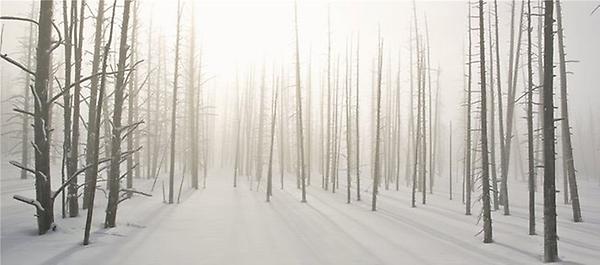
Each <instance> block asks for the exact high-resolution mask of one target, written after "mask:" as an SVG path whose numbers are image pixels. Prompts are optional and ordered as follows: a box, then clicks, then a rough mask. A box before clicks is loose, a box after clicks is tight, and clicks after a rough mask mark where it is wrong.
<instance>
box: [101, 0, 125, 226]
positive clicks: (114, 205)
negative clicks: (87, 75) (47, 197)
mask: <svg viewBox="0 0 600 265" xmlns="http://www.w3.org/2000/svg"><path fill="white" fill-rule="evenodd" d="M130 7H131V0H125V7H124V9H123V24H122V26H121V37H120V44H119V62H118V65H117V69H118V70H117V71H118V73H117V79H116V82H115V93H114V98H115V101H114V106H113V120H112V134H111V144H110V168H109V171H108V204H107V205H106V218H105V220H104V227H105V228H110V227H115V224H116V219H117V209H118V203H119V199H120V189H121V185H120V177H121V173H120V172H121V171H120V164H121V163H120V162H121V141H122V137H121V133H122V131H123V130H122V127H121V126H122V121H121V118H122V113H123V101H124V92H125V85H126V84H125V64H126V63H127V54H128V52H129V47H128V45H127V32H128V29H129V11H130Z"/></svg>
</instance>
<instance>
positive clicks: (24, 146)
mask: <svg viewBox="0 0 600 265" xmlns="http://www.w3.org/2000/svg"><path fill="white" fill-rule="evenodd" d="M34 12H35V2H33V3H32V4H31V14H30V17H31V19H34V16H35V14H34ZM33 26H34V25H33V24H30V25H29V40H28V41H27V52H26V54H27V63H26V67H27V69H31V67H32V65H31V63H32V56H33V48H34V47H33V46H34V40H33V37H34V36H33V35H34V31H33V30H34V27H33ZM30 86H31V77H30V76H29V74H27V75H26V76H25V89H24V90H25V91H24V92H25V93H24V94H25V98H23V110H24V111H27V112H31V110H30V108H31V106H30V104H31V103H30V101H29V97H31V94H30V91H31V88H30ZM22 117H23V121H22V124H21V132H22V133H21V165H23V167H24V168H29V160H30V158H29V148H30V146H29V144H30V141H31V140H30V139H29V138H30V137H29V129H30V126H31V125H30V121H29V115H26V114H23V116H22ZM26 178H27V170H25V169H21V179H26Z"/></svg>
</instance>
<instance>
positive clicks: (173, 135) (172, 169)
mask: <svg viewBox="0 0 600 265" xmlns="http://www.w3.org/2000/svg"><path fill="white" fill-rule="evenodd" d="M180 24H181V0H177V29H176V31H177V37H176V40H175V73H174V80H173V104H172V105H171V154H170V156H171V158H170V160H171V163H170V165H169V204H172V203H173V181H174V179H175V148H176V146H175V143H176V138H177V135H176V131H175V128H176V127H177V126H176V124H177V123H176V118H177V88H178V87H177V86H178V85H179V83H178V81H177V80H178V78H179V40H180V36H179V33H180V30H179V28H180Z"/></svg>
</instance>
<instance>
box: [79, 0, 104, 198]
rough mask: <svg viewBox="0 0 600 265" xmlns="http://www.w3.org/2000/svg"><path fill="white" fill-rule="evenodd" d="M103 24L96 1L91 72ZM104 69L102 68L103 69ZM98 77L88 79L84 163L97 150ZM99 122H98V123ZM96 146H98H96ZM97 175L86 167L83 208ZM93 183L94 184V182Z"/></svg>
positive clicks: (96, 65)
mask: <svg viewBox="0 0 600 265" xmlns="http://www.w3.org/2000/svg"><path fill="white" fill-rule="evenodd" d="M103 25H104V0H99V1H98V11H97V12H96V29H95V31H94V34H95V35H94V59H93V60H92V73H98V70H99V69H100V63H101V60H102V57H101V56H104V55H101V52H102V51H101V50H102V31H103ZM103 71H104V70H103ZM99 80H100V78H99V77H96V76H94V77H92V79H91V80H90V83H91V86H90V99H89V102H90V104H89V106H88V126H87V127H88V128H87V129H88V130H87V142H86V153H85V162H86V165H90V164H92V163H93V161H94V157H93V156H94V152H97V151H98V150H94V140H95V138H97V137H99V134H95V133H96V131H97V130H96V127H97V126H99V125H97V123H96V112H97V110H96V109H97V108H98V105H96V104H97V103H96V102H97V101H98V90H99V89H98V85H99V82H98V81H99ZM98 124H99V123H98ZM96 148H98V147H96ZM96 176H97V173H96V172H92V169H91V168H90V169H88V170H86V172H85V186H84V190H83V208H84V209H87V208H88V206H89V205H90V204H91V203H92V202H91V201H90V195H91V192H92V190H91V188H90V187H91V183H92V182H95V181H96V180H95V178H96ZM94 185H95V184H94Z"/></svg>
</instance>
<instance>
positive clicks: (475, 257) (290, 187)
mask: <svg viewBox="0 0 600 265" xmlns="http://www.w3.org/2000/svg"><path fill="white" fill-rule="evenodd" d="M230 173H231V172H229V171H228V172H220V173H219V172H212V174H210V177H209V179H208V182H207V188H206V189H200V190H197V191H193V190H191V189H190V188H184V192H183V194H182V198H181V203H180V204H173V205H167V204H164V203H163V202H162V190H161V189H160V186H161V185H160V183H157V184H158V185H157V187H158V188H157V189H155V190H154V192H152V194H153V195H154V196H153V197H145V196H139V195H134V197H133V198H132V199H131V200H128V201H125V202H123V203H122V204H120V205H119V214H118V216H117V227H116V228H112V229H104V228H103V227H102V222H103V220H104V209H105V201H106V199H105V198H104V196H103V194H102V193H101V192H100V193H98V196H97V197H98V198H97V203H98V205H97V209H96V210H95V219H94V226H93V228H92V235H91V239H92V242H91V244H90V245H88V246H83V245H81V241H82V237H83V227H84V221H85V211H82V212H81V213H80V217H77V218H67V219H62V218H61V216H60V203H59V202H57V203H56V205H55V212H56V223H57V225H58V228H57V231H55V232H49V233H48V234H47V235H43V236H38V235H37V232H36V225H35V219H34V218H33V216H32V215H33V214H34V210H33V208H32V207H30V206H26V205H24V204H22V203H19V202H17V201H15V200H14V199H12V198H11V197H12V196H13V195H15V194H19V195H22V196H28V197H32V196H33V181H32V179H28V180H24V181H23V180H18V179H14V178H13V179H10V178H5V177H4V176H3V178H2V182H1V184H2V185H1V187H2V197H1V200H2V201H1V214H2V216H1V222H2V223H1V235H2V236H1V263H2V264H6V265H11V264H23V265H26V264H136V265H137V264H261V265H264V264H292V265H293V264H541V255H542V248H543V236H542V229H543V218H542V217H543V213H542V204H541V202H542V200H541V192H540V193H538V194H537V195H536V196H537V197H536V199H537V202H538V203H537V205H536V210H537V212H536V214H537V220H536V221H537V223H536V225H537V227H536V229H537V232H538V235H536V236H529V235H527V232H528V229H527V224H528V214H527V200H526V198H527V190H526V186H525V184H524V183H521V182H519V181H517V180H511V190H510V191H511V193H510V196H511V197H510V199H511V215H510V216H504V215H502V211H498V212H494V213H493V229H494V230H493V231H494V243H492V244H483V243H482V236H481V235H478V232H479V231H480V230H481V223H478V222H477V218H478V217H477V213H478V212H479V209H480V207H481V205H480V204H478V203H477V202H476V203H475V204H474V206H473V213H474V215H473V216H465V215H464V205H463V204H462V203H461V200H460V199H461V198H460V193H459V192H460V190H458V192H457V191H455V193H454V200H452V201H450V200H448V191H447V188H446V185H447V184H446V183H444V181H446V182H447V180H445V179H440V178H438V179H436V180H437V182H436V185H437V186H436V188H435V189H434V194H427V199H428V201H427V205H422V204H420V203H418V204H417V208H411V207H410V189H408V188H406V187H401V188H400V190H399V191H395V190H389V191H387V190H385V189H383V188H382V189H381V194H380V196H379V197H378V210H377V211H376V212H372V211H371V210H370V202H371V195H370V193H369V192H368V191H364V192H363V193H362V198H363V201H361V202H357V201H355V193H356V190H355V189H353V194H352V198H353V201H352V203H351V204H347V203H346V193H345V187H342V185H340V189H339V190H338V191H336V193H335V194H333V193H331V191H324V190H322V189H321V188H320V187H319V186H316V185H318V183H320V179H319V180H318V181H317V179H316V178H320V176H318V174H313V178H315V179H313V186H310V187H308V189H307V193H308V197H307V200H308V203H300V190H298V189H296V187H295V186H294V184H295V183H294V182H292V181H290V182H289V183H286V186H285V189H284V190H281V189H279V188H278V187H279V185H278V184H279V183H278V180H277V181H276V183H275V184H276V185H274V189H273V197H272V200H271V203H266V202H265V194H264V190H262V189H261V190H260V191H259V192H256V191H251V190H250V186H249V182H248V181H247V179H246V178H245V177H241V178H239V180H240V182H239V185H238V187H237V188H233V187H232V185H231V180H232V177H231V176H230V175H231V174H230ZM13 176H17V175H13ZM264 180H266V178H263V181H264ZM290 180H291V176H290ZM160 181H162V180H159V182H160ZM177 181H178V179H176V182H177ZM341 181H342V182H341V183H340V184H345V181H344V180H343V179H341ZM369 182H370V180H369V179H367V178H364V179H363V183H364V184H366V185H365V186H368V183H369ZM134 183H135V186H136V188H137V190H139V191H143V192H149V191H150V187H151V186H152V180H138V179H135V180H134ZM165 184H166V183H165ZM102 185H104V184H102ZM186 185H187V183H186ZM255 185H256V184H254V185H253V186H255ZM454 186H455V187H460V184H459V183H455V185H454ZM261 187H264V185H261ZM476 194H477V193H476ZM476 194H475V197H477V195H476ZM580 197H581V200H582V209H583V218H584V223H578V224H575V223H573V222H572V221H571V220H572V216H571V209H570V207H569V206H568V205H563V204H562V202H561V201H557V205H558V209H557V211H558V234H559V237H560V240H559V255H560V258H561V259H562V260H563V262H562V263H563V264H598V263H599V262H600V205H598V202H599V201H600V186H599V185H598V184H597V183H593V182H591V181H590V182H588V181H586V180H585V179H581V180H580ZM419 198H420V196H419Z"/></svg>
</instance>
